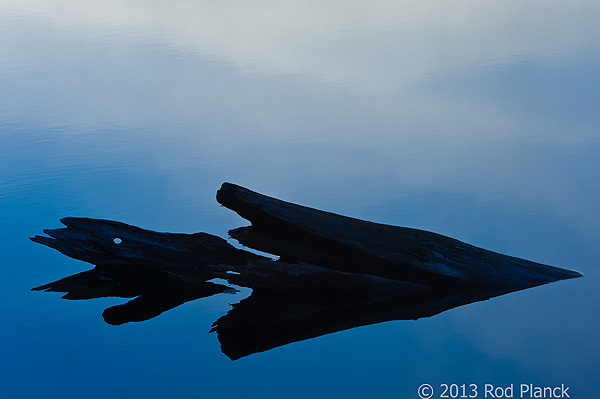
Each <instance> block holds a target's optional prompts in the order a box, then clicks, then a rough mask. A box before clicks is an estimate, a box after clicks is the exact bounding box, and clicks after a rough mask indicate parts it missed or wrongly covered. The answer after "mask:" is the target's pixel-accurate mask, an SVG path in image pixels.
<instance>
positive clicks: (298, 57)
mask: <svg viewBox="0 0 600 399" xmlns="http://www.w3.org/2000/svg"><path fill="white" fill-rule="evenodd" d="M599 17H600V5H599V3H598V2H596V1H576V2H569V3H566V2H561V1H534V2H521V1H512V0H511V1H503V2H497V1H483V2H482V1H466V0H465V1H458V2H457V1H453V2H449V1H443V2H439V1H436V2H433V1H419V2H413V1H400V2H398V1H377V2H365V1H351V2H343V3H341V2H334V1H326V2H323V1H320V2H315V1H312V2H303V3H298V4H291V3H290V4H287V3H280V2H252V1H251V2H244V3H243V4H238V3H232V2H226V1H225V2H223V1H222V2H195V1H175V2H168V3H167V2H160V1H154V2H150V3H149V2H141V1H133V0H125V1H124V0H121V1H116V0H115V1H105V2H102V3H97V2H89V1H77V2H76V1H69V0H65V1H61V2H54V1H43V0H22V1H12V0H7V1H1V2H0V37H1V38H2V40H0V140H1V142H0V221H1V222H2V224H3V226H4V228H3V229H2V240H1V241H0V242H2V251H0V252H1V253H2V255H1V258H0V259H2V262H1V263H2V265H3V267H2V269H1V270H2V277H3V281H5V284H4V287H3V288H4V295H5V298H4V301H2V302H3V303H2V305H0V311H1V312H2V314H3V318H4V319H5V323H4V326H3V327H2V328H0V337H1V338H3V342H5V345H4V348H3V352H4V353H3V358H4V359H5V361H4V362H3V364H2V366H0V396H2V397H4V396H6V397H35V396H41V395H44V396H46V397H59V396H60V397H73V398H74V397H84V396H85V397H90V398H92V397H101V396H106V395H111V396H113V397H124V396H126V395H129V396H134V397H165V396H174V397H198V396H205V395H206V396H208V395H217V394H218V395H220V396H225V397H235V396H243V397H261V398H268V397H282V396H285V397H306V396H309V395H310V396H313V397H332V396H335V397H342V396H347V397H367V396H369V397H377V396H379V395H381V396H383V395H386V396H389V395H394V396H397V397H416V389H417V387H418V386H419V385H420V384H422V383H424V382H429V383H431V384H440V383H444V382H445V383H457V384H461V383H470V382H476V383H486V382H488V383H494V384H505V385H506V384H510V383H515V384H519V383H521V382H523V383H534V384H536V383H537V384H546V385H557V384H558V385H560V384H561V383H565V384H567V385H571V386H572V388H571V390H572V391H571V392H573V393H575V394H577V395H579V396H578V397H593V396H594V395H595V394H596V391H595V382H594V381H595V380H594V379H593V378H592V377H593V376H596V375H598V374H599V372H600V368H599V366H598V362H597V358H598V356H599V355H600V350H599V348H598V345H597V343H596V339H595V331H596V330H597V328H598V322H597V314H598V310H600V306H599V301H598V295H597V290H596V287H597V283H598V281H599V275H598V272H597V259H598V258H599V255H600V253H599V250H598V246H597V242H598V240H599V239H600V228H599V226H600V223H599V222H600V212H599V210H598V209H599V208H598V203H600V185H599V184H598V181H600V176H599V171H600V116H599V115H600V114H599V113H598V105H599V104H600V73H599V72H600V53H599V52H598V49H599V48H600V27H599V26H600V25H598V23H597V21H598V18H599ZM224 181H231V182H234V183H238V184H241V185H243V186H246V187H249V188H251V189H253V190H256V191H259V192H262V193H265V194H267V195H271V196H275V197H278V198H282V199H285V200H288V201H292V202H296V203H300V204H304V205H308V206H312V207H316V208H320V209H325V210H330V211H334V212H337V213H341V214H347V215H351V216H355V217H359V218H363V219H368V220H374V221H379V222H384V223H389V224H396V225H401V226H409V227H417V228H421V229H426V230H431V231H435V232H438V233H442V234H446V235H449V236H452V237H455V238H458V239H460V240H464V241H467V242H469V243H472V244H475V245H478V246H481V247H484V248H487V249H491V250H494V251H498V252H501V253H507V254H510V255H515V256H519V257H523V258H527V259H531V260H535V261H539V262H543V263H548V264H552V265H556V266H561V267H566V268H572V269H576V270H579V271H581V272H583V273H584V275H585V278H583V279H577V280H573V281H565V282H559V283H556V284H552V285H549V286H544V287H539V288H536V289H533V290H527V291H524V292H519V293H514V294H511V295H507V296H504V297H501V298H496V299H494V300H491V301H487V302H484V303H476V304H472V305H469V306H465V307H462V308H458V309H455V310H452V311H449V312H445V313H443V314H441V315H438V316H435V317H433V318H429V319H421V320H418V321H415V322H412V321H410V322H406V321H401V322H389V323H383V324H379V325H375V326H368V327H361V328H356V329H352V330H348V331H344V332H340V333H335V334H331V335H326V336H323V337H320V338H315V339H312V340H308V341H303V342H300V343H294V344H291V345H287V346H284V347H280V348H277V349H274V350H271V351H269V352H264V353H261V354H256V355H252V356H249V357H247V358H244V359H240V360H238V361H235V362H231V361H230V360H229V359H227V358H226V357H225V356H223V355H222V354H221V353H220V351H219V347H218V342H217V341H216V338H215V336H214V334H208V331H209V330H210V324H211V323H212V321H214V320H215V319H216V318H217V317H218V316H219V315H221V314H223V313H224V312H226V311H227V310H228V309H229V308H230V307H229V303H233V302H237V301H238V298H237V297H233V296H231V295H225V294H222V295H218V296H215V297H212V298H206V299H205V300H199V301H193V302H189V303H186V304H185V305H183V306H181V307H179V308H176V309H173V310H171V311H169V312H166V313H165V314H163V315H161V316H160V317H157V318H155V319H152V320H150V321H147V322H143V323H136V324H131V325H124V326H119V327H114V326H107V325H105V324H104V323H103V321H102V319H101V317H99V314H101V312H102V309H104V308H106V307H109V306H110V305H111V304H118V303H119V302H117V301H115V302H114V303H112V302H111V301H112V299H103V300H93V301H64V300H60V299H59V297H58V296H52V295H50V294H45V295H42V294H38V293H31V292H29V289H30V288H32V287H34V286H38V285H41V284H43V283H46V282H48V281H52V280H53V279H54V280H55V279H58V278H60V277H62V276H65V275H67V274H72V273H76V272H78V271H83V270H86V269H87V268H88V265H86V264H82V263H81V262H77V261H74V260H71V259H68V258H66V257H63V256H61V255H60V254H58V253H54V252H53V251H51V250H48V249H46V248H43V247H41V246H38V245H35V244H33V243H31V242H29V241H28V240H27V237H29V236H32V235H35V234H39V233H41V231H42V229H44V228H55V227H58V225H59V219H60V218H62V217H64V216H86V217H98V218H108V219H114V220H121V221H124V222H126V223H131V224H135V225H139V226H141V227H144V228H149V229H154V230H158V231H174V232H179V231H181V232H196V231H206V232H208V233H211V234H216V235H219V236H221V237H226V234H227V233H226V232H227V230H228V229H231V228H235V227H239V226H242V225H245V224H247V223H246V222H245V221H243V220H242V219H240V218H239V217H238V216H236V215H235V214H233V212H230V211H228V210H226V209H224V208H222V207H220V206H219V205H218V204H217V203H216V201H215V200H214V195H215V192H216V190H217V189H218V187H219V186H220V184H221V183H222V182H224ZM240 299H241V297H240ZM32 380H33V381H32ZM173 392H175V393H173Z"/></svg>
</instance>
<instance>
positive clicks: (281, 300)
mask: <svg viewBox="0 0 600 399" xmlns="http://www.w3.org/2000/svg"><path fill="white" fill-rule="evenodd" d="M515 290H517V289H515V288H511V289H508V290H507V289H504V290H502V289H482V288H479V289H471V290H466V291H455V290H445V289H439V288H424V289H421V290H419V291H414V292H411V293H409V294H403V293H396V294H395V295H394V293H392V292H387V293H382V294H377V293H362V294H358V295H348V294H346V295H344V294H338V295H331V294H329V295H328V294H317V295H314V294H313V295H310V294H306V293H305V294H298V293H287V294H286V293H271V292H258V293H256V294H252V295H251V296H250V297H249V298H246V299H244V300H243V301H241V302H240V303H237V304H235V305H233V309H231V310H230V311H229V312H227V314H226V315H225V316H222V317H220V318H219V319H218V320H217V321H216V322H215V323H214V324H213V329H212V330H211V331H216V332H217V334H218V339H219V342H220V343H221V351H222V352H223V353H224V354H225V355H227V356H228V357H229V358H230V359H232V360H236V359H239V358H241V357H244V356H248V355H251V354H253V353H257V352H263V351H266V350H269V349H273V348H276V347H278V346H282V345H287V344H290V343H293V342H297V341H302V340H306V339H310V338H315V337H320V336H322V335H326V334H330V333H334V332H338V331H343V330H348V329H350V328H354V327H359V326H364V325H370V324H377V323H382V322H386V321H392V320H416V319H419V318H423V317H431V316H434V315H436V314H439V313H442V312H444V311H446V310H449V309H452V308H455V307H458V306H462V305H466V304H469V303H472V302H477V301H482V300H486V299H489V298H492V297H495V296H499V295H503V294H506V293H508V292H512V291H515Z"/></svg>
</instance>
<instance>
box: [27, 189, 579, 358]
mask: <svg viewBox="0 0 600 399" xmlns="http://www.w3.org/2000/svg"><path fill="white" fill-rule="evenodd" d="M217 200H218V201H219V202H220V203H222V204H223V205H225V206H227V207H229V208H231V209H233V210H235V211H236V212H237V213H239V214H240V215H241V216H243V217H245V218H247V219H249V220H250V221H251V222H252V226H251V227H244V228H239V229H235V230H232V231H230V234H231V236H232V237H234V238H236V239H237V240H238V241H240V242H241V243H242V244H244V245H247V246H249V247H252V248H255V249H259V250H262V251H265V252H269V253H274V254H277V255H280V256H281V258H280V260H278V261H274V260H272V259H269V258H266V257H263V256H259V255H256V254H254V253H251V252H248V251H244V250H241V249H236V248H234V247H233V246H232V245H230V244H229V243H227V242H226V241H225V240H223V239H222V238H220V237H216V236H213V235H210V234H206V233H196V234H173V233H158V232H154V231H149V230H144V229H141V228H139V227H134V226H130V225H127V224H124V223H120V222H113V221H108V220H99V219H86V218H65V219H62V222H63V224H64V225H65V226H66V227H65V228H61V229H54V230H44V232H45V233H46V234H48V236H49V237H46V236H35V237H33V238H32V240H33V241H35V242H38V243H41V244H44V245H47V246H49V247H52V248H54V249H57V250H58V251H60V252H62V253H63V254H65V255H67V256H70V257H72V258H75V259H79V260H83V261H86V262H89V263H91V264H94V265H95V268H94V269H92V270H89V271H87V272H83V273H78V274H76V275H73V276H69V277H65V278H63V279H61V280H58V281H55V282H53V283H49V284H46V285H43V286H41V287H37V288H35V289H36V290H46V291H57V292H65V293H66V295H65V296H64V298H66V299H89V298H100V297H107V296H118V297H123V298H134V297H135V299H133V300H131V301H129V302H128V303H126V304H123V305H119V306H114V307H112V308H109V309H107V310H106V311H105V312H104V318H105V320H106V322H108V323H110V324H122V323H126V322H129V321H141V320H147V319H149V318H152V317H155V316H157V315H159V314H161V313H162V312H164V311H166V310H168V309H171V308H173V307H176V306H179V305H180V304H182V303H185V302H187V301H190V300H194V299H198V298H203V297H207V296H211V295H214V294H217V293H222V292H234V291H235V290H234V289H233V288H231V287H228V286H226V285H223V284H218V283H214V282H211V281H209V280H212V279H214V278H220V279H223V280H227V281H228V282H229V283H230V284H236V285H241V286H245V287H249V288H252V289H253V293H252V295H251V297H250V298H248V299H246V300H244V301H242V302H240V303H239V304H237V305H235V306H234V308H233V309H232V310H231V311H230V312H228V313H227V315H225V316H223V317H221V318H220V319H219V320H218V321H217V322H216V323H215V325H214V329H213V330H215V331H217V333H218V337H219V340H220V342H221V344H222V349H223V352H224V353H226V354H227V355H228V356H229V357H231V358H232V359H236V358H239V357H241V356H246V355H248V354H251V353H255V352H260V351H264V350H267V349H270V348H273V347H277V346H281V345H284V344H286V343H289V342H294V341H298V340H302V339H307V338H312V337H316V336H319V335H323V334H328V333H331V332H334V331H340V330H344V329H348V328H352V327H356V326H360V325H365V324H373V323H379V322H382V321H387V320H404V319H416V318H420V317H429V316H432V315H435V314H437V313H440V312H443V311H445V310H448V309H451V308H453V307H456V306H461V305H464V304H467V303H471V302H474V301H480V300H483V299H487V298H491V297H494V296H497V295H501V294H504V293H508V292H512V291H516V290H519V289H523V288H527V287H532V286H535V285H539V284H544V283H547V282H551V281H555V280H560V279H565V278H572V277H579V276H581V274H579V273H578V272H574V271H571V270H565V269H559V268H556V267H552V266H547V265H542V264H539V263H535V262H530V261H526V260H523V259H519V258H514V257H510V256H506V255H501V254H497V253H495V252H491V251H486V250H483V249H480V248H477V247H474V246H472V245H469V244H465V243H462V242H460V241H457V240H454V239H452V238H449V237H444V236H440V235H438V234H434V233H430V232H426V231H421V230H415V229H407V228H403V227H395V226H387V225H381V224H377V223H371V222H366V221H361V220H357V219H352V218H348V217H344V216H340V215H335V214H332V213H328V212H323V211H318V210H315V209H310V208H306V207H302V206H299V205H295V204H290V203H287V202H283V201H280V200H277V199H274V198H270V197H266V196H263V195H261V194H258V193H254V192H252V191H250V190H247V189H245V188H243V187H239V186H235V185H232V184H228V183H224V184H223V186H222V187H221V189H220V190H219V192H218V194H217Z"/></svg>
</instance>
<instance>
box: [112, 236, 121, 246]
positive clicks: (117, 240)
mask: <svg viewBox="0 0 600 399" xmlns="http://www.w3.org/2000/svg"><path fill="white" fill-rule="evenodd" d="M113 241H114V243H115V244H117V245H118V244H120V243H122V242H123V240H121V239H120V238H119V237H115V239H114V240H113Z"/></svg>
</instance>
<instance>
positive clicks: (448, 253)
mask: <svg viewBox="0 0 600 399" xmlns="http://www.w3.org/2000/svg"><path fill="white" fill-rule="evenodd" d="M217 201H218V202H219V203H220V204H222V205H224V206H225V207H227V208H229V209H232V210H234V211H235V212H237V213H238V214H239V215H240V216H241V217H243V218H245V219H247V220H249V221H250V222H251V223H252V226H251V227H243V228H238V229H235V230H231V231H230V232H229V233H230V235H231V236H232V237H234V238H235V239H237V240H238V241H239V242H240V243H242V244H243V245H245V246H247V247H250V248H254V249H257V250H260V251H263V252H267V253H273V254H277V255H280V256H281V259H283V260H285V261H286V262H290V263H293V262H299V261H301V262H306V263H309V264H316V265H319V266H321V267H325V268H329V269H333V270H339V271H343V272H349V273H357V274H370V275H375V276H380V277H384V278H388V279H395V280H405V281H413V282H417V283H420V284H425V285H433V286H442V287H456V286H513V285H527V284H530V285H537V284H543V283H548V282H552V281H557V280H562V279H568V278H574V277H580V276H581V274H580V273H579V272H576V271H572V270H566V269H561V268H557V267H553V266H548V265H544V264H540V263H536V262H531V261H528V260H524V259H519V258H516V257H512V256H507V255H502V254H499V253H496V252H492V251H488V250H485V249H481V248H478V247H475V246H473V245H470V244H466V243H464V242H461V241H459V240H456V239H453V238H449V237H445V236H443V235H440V234H436V233H431V232H428V231H423V230H417V229H411V228H406V227H397V226H390V225H385V224H379V223H372V222H367V221H364V220H359V219H354V218H350V217H346V216H340V215H337V214H334V213H330V212H324V211H320V210H316V209H312V208H308V207H304V206H300V205H296V204H292V203H289V202H284V201H281V200H278V199H275V198H271V197H267V196H265V195H262V194H259V193H256V192H253V191H250V190H248V189H246V188H244V187H240V186H237V185H234V184H231V183H224V184H223V185H222V187H221V189H220V190H219V191H218V192H217Z"/></svg>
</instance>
